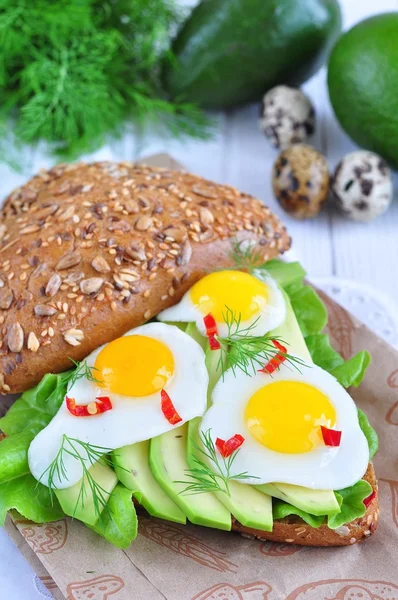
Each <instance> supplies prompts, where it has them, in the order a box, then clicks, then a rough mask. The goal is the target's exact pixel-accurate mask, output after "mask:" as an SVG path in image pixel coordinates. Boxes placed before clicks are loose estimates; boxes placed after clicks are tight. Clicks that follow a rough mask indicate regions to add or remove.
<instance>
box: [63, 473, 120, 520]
mask: <svg viewBox="0 0 398 600" xmlns="http://www.w3.org/2000/svg"><path fill="white" fill-rule="evenodd" d="M89 473H90V475H91V476H92V477H93V479H94V481H95V482H96V483H97V484H98V485H99V486H100V487H101V488H102V489H101V493H102V496H103V497H104V499H105V500H106V501H108V499H109V496H110V495H111V493H112V492H113V490H114V488H115V487H116V484H117V477H116V473H115V471H114V470H113V469H111V467H109V466H108V465H106V464H105V463H104V462H101V461H99V462H97V463H95V464H94V465H93V466H92V467H90V468H89ZM84 479H85V481H83V485H85V486H86V490H87V494H86V495H85V496H84V498H83V500H82V498H81V497H79V496H80V491H81V487H82V480H80V481H78V482H77V483H75V485H72V486H71V487H68V488H65V489H60V490H54V492H55V495H56V496H57V498H58V501H59V503H60V505H61V508H62V510H63V511H64V513H65V514H66V515H69V516H70V517H74V518H75V519H79V521H83V523H87V525H95V524H96V522H97V521H98V519H99V515H98V512H97V510H96V508H95V506H94V499H93V495H92V493H91V490H90V484H89V482H88V481H87V476H86V475H85V476H84ZM99 506H100V508H101V512H102V510H103V509H104V506H102V504H101V503H100V505H99Z"/></svg>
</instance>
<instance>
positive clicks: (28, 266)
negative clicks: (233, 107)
mask: <svg viewBox="0 0 398 600" xmlns="http://www.w3.org/2000/svg"><path fill="white" fill-rule="evenodd" d="M289 245H290V239H289V236H288V234H287V232H286V229H285V228H284V227H283V226H282V225H281V223H280V222H279V221H278V219H277V218H276V217H275V216H274V215H273V214H272V213H271V212H270V210H269V209H268V208H266V207H265V206H264V205H263V204H262V203H261V202H259V201H258V200H256V199H254V198H252V197H251V196H249V195H246V194H242V193H240V192H239V191H237V190H236V189H234V188H230V187H228V186H222V185H217V184H214V183H212V182H209V181H205V180H203V179H201V178H199V177H196V176H193V175H191V174H187V173H183V172H175V171H170V170H165V169H159V168H152V167H148V166H142V165H134V164H130V163H119V164H115V163H108V162H103V163H95V164H92V165H84V164H77V165H59V166H57V167H55V168H53V169H51V170H50V171H48V172H42V173H40V174H39V175H38V176H37V177H34V178H33V179H32V180H31V181H30V182H28V183H27V184H26V185H25V186H23V187H22V188H20V189H17V190H16V191H15V192H13V193H12V194H11V195H10V196H9V197H8V198H7V200H6V202H5V205H4V207H3V212H2V215H1V220H0V254H1V263H0V264H1V270H0V285H1V287H0V308H1V314H0V320H1V336H2V337H1V341H0V343H1V348H0V387H1V392H2V393H3V394H9V393H12V394H13V393H20V394H21V396H20V397H19V398H18V399H17V400H16V401H15V402H14V403H13V404H12V406H11V408H10V409H9V411H8V412H7V414H6V415H5V416H4V417H3V418H1V419H0V431H1V435H2V440H1V441H0V523H4V520H5V517H6V514H7V512H8V511H10V510H11V511H16V513H18V514H19V515H22V516H23V517H24V518H25V519H28V520H31V521H33V522H36V523H46V522H51V521H54V520H57V519H60V518H62V517H63V516H65V515H67V516H69V517H71V518H74V519H78V520H80V521H81V522H82V523H84V524H85V525H86V526H87V527H89V528H91V529H93V530H94V531H95V532H96V533H97V534H98V535H101V536H103V537H105V538H106V539H107V540H108V541H109V542H110V543H111V544H114V545H115V546H117V547H122V548H123V547H127V546H128V545H129V544H131V543H132V542H133V540H134V538H135V536H136V535H137V524H138V521H139V518H140V514H142V513H147V514H149V515H150V516H151V517H153V518H160V519H164V520H167V521H173V522H177V523H182V524H184V523H186V522H191V523H193V524H195V525H198V526H204V527H210V528H213V529H215V530H217V529H219V530H226V531H231V530H232V531H236V532H240V533H241V534H242V535H245V536H249V537H254V538H259V539H263V540H274V541H279V542H286V543H297V544H301V545H312V546H342V545H350V544H354V543H356V542H359V541H362V540H363V539H365V538H366V537H369V536H370V535H371V534H372V533H373V532H374V531H375V529H376V526H377V521H378V497H377V481H376V476H375V472H374V469H373V466H372V462H371V461H372V458H373V456H374V454H375V453H376V451H377V445H378V440H377V434H376V432H375V431H374V429H373V428H372V426H371V425H370V423H369V421H368V419H367V417H366V415H365V414H364V413H363V412H362V411H361V410H360V409H359V408H357V407H356V405H355V403H354V401H353V400H352V398H351V397H350V395H349V394H348V392H347V391H346V390H347V388H349V387H350V386H352V385H353V386H358V385H359V384H360V383H361V381H362V379H363V377H364V375H365V371H366V368H367V366H368V364H369V361H370V356H369V354H368V352H367V351H366V350H364V351H361V352H359V353H358V354H357V355H355V356H353V357H352V358H350V359H349V360H347V361H345V360H344V359H343V358H342V357H341V356H340V355H339V354H338V353H337V352H336V351H335V350H334V349H333V348H332V347H331V346H330V343H329V338H328V336H327V335H326V334H324V333H322V331H323V329H324V327H325V325H326V323H327V311H326V308H325V306H324V304H323V303H322V301H321V299H320V298H319V296H318V294H317V292H316V291H315V290H314V289H313V288H312V287H310V286H308V285H307V284H306V283H305V281H304V277H305V272H304V270H303V269H302V267H301V266H300V264H299V263H292V262H290V263H289V262H284V261H283V260H282V259H281V258H280V255H281V254H283V252H284V251H286V250H287V249H288V248H289Z"/></svg>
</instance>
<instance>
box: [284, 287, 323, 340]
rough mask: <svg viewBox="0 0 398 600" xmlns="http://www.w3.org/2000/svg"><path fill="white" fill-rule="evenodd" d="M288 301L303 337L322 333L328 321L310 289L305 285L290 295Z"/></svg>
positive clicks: (318, 298)
mask: <svg viewBox="0 0 398 600" xmlns="http://www.w3.org/2000/svg"><path fill="white" fill-rule="evenodd" d="M290 301H291V303H292V307H293V310H294V313H295V315H296V318H297V321H298V323H299V325H300V329H301V332H302V334H303V336H304V337H306V336H307V335H312V334H314V333H319V332H321V331H322V329H323V328H324V327H325V325H326V323H327V321H328V313H327V310H326V307H325V305H324V304H323V302H322V300H321V299H320V297H319V296H318V294H317V293H316V291H315V290H314V289H313V288H312V287H310V286H309V285H305V286H303V287H302V288H300V289H299V290H297V291H295V292H294V293H293V294H290Z"/></svg>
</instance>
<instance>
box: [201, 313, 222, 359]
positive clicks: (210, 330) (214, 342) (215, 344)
mask: <svg viewBox="0 0 398 600" xmlns="http://www.w3.org/2000/svg"><path fill="white" fill-rule="evenodd" d="M203 322H204V324H205V327H206V336H207V337H208V338H209V345H210V350H220V348H221V344H220V342H219V341H218V339H217V338H216V335H217V323H216V320H215V318H214V317H213V315H212V314H211V313H209V314H208V315H206V316H205V317H203Z"/></svg>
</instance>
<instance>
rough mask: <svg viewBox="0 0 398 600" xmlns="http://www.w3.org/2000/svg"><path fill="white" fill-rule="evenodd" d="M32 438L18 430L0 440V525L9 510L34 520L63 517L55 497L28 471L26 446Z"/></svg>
mask: <svg viewBox="0 0 398 600" xmlns="http://www.w3.org/2000/svg"><path fill="white" fill-rule="evenodd" d="M33 437H34V434H32V433H31V432H22V433H17V434H15V435H13V436H11V437H9V438H5V439H4V440H2V441H1V442H0V525H4V521H5V518H6V515H7V512H8V511H9V510H11V509H16V510H17V511H18V512H19V513H20V514H21V515H22V516H23V517H25V518H26V519H29V520H31V521H36V522H37V523H48V522H50V521H56V520H57V519H60V518H61V517H63V512H62V510H61V507H60V506H59V504H58V501H57V500H56V499H54V500H52V499H51V497H50V492H49V489H48V488H47V487H46V486H44V485H42V484H41V483H38V482H37V481H36V479H35V478H34V477H33V475H31V474H30V471H29V465H28V449H29V445H30V443H31V441H32V439H33Z"/></svg>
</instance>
